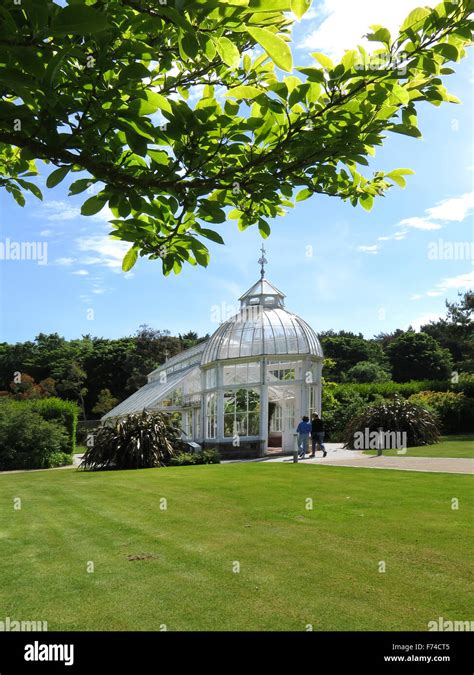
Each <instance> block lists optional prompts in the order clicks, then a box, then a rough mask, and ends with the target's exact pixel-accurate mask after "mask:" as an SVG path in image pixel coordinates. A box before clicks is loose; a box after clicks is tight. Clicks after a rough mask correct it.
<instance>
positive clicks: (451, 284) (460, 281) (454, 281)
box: [436, 271, 474, 291]
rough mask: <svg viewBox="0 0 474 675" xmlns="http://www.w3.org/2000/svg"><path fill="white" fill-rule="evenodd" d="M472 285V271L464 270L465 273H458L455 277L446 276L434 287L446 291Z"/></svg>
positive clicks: (473, 276)
mask: <svg viewBox="0 0 474 675" xmlns="http://www.w3.org/2000/svg"><path fill="white" fill-rule="evenodd" d="M473 286H474V271H472V272H466V274H458V276H457V277H447V278H446V279H443V280H442V281H440V282H439V284H436V288H437V289H439V290H440V291H448V290H450V289H452V288H455V289H457V290H461V289H466V290H468V289H469V288H472V287H473Z"/></svg>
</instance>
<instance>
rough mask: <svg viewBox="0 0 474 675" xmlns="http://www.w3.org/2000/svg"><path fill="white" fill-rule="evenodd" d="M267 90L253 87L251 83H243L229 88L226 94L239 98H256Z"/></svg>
mask: <svg viewBox="0 0 474 675" xmlns="http://www.w3.org/2000/svg"><path fill="white" fill-rule="evenodd" d="M264 93H265V92H264V91H262V89H259V88H258V87H253V86H252V85H251V84H243V85H241V86H240V87H234V88H233V89H229V91H228V92H226V96H229V97H232V98H237V99H244V98H246V99H253V98H256V97H257V96H260V94H264Z"/></svg>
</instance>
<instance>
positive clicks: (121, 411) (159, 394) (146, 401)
mask: <svg viewBox="0 0 474 675" xmlns="http://www.w3.org/2000/svg"><path fill="white" fill-rule="evenodd" d="M195 371H199V366H195V367H194V368H188V369H187V370H183V371H181V372H180V373H179V374H176V375H171V376H169V377H167V379H166V382H160V380H159V379H158V380H154V381H152V382H148V384H145V385H144V386H143V387H141V388H140V389H139V390H138V391H136V392H135V393H134V394H132V395H131V396H129V397H128V398H126V399H125V401H122V403H119V404H118V405H117V406H115V408H112V410H110V411H109V412H108V413H107V414H106V415H104V416H103V417H102V418H101V419H102V420H105V419H107V418H108V417H121V416H122V415H130V414H131V413H135V412H141V411H142V410H149V409H153V408H155V407H156V406H157V405H158V403H159V402H160V401H161V400H163V398H164V397H165V395H166V394H169V393H170V392H171V391H172V390H173V389H174V388H175V387H177V386H178V385H180V384H181V383H182V382H184V380H185V379H186V378H188V377H190V376H191V375H193V373H194V372H195Z"/></svg>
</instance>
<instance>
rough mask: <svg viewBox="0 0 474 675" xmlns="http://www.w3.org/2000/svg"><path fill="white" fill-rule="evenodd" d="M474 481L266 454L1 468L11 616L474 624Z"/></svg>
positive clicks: (0, 512)
mask: <svg viewBox="0 0 474 675" xmlns="http://www.w3.org/2000/svg"><path fill="white" fill-rule="evenodd" d="M472 488H473V481H472V477H471V476H468V475H451V474H438V473H432V474H429V473H415V472H405V471H403V472H402V471H378V470H372V469H364V470H362V471H361V470H357V469H349V468H342V467H329V466H326V467H324V468H322V467H318V466H310V465H304V464H293V463H259V462H257V463H247V464H230V465H222V466H220V465H214V466H198V467H173V468H167V469H148V470H140V471H123V472H106V473H84V472H81V471H76V470H74V469H65V470H62V471H47V472H38V473H21V474H12V475H0V539H1V544H0V617H7V616H8V617H10V618H11V619H16V620H46V621H48V623H49V630H80V629H82V630H126V629H127V630H158V629H159V627H160V624H166V626H167V628H168V630H218V629H222V630H238V629H240V630H252V629H254V630H299V631H303V630H305V629H306V626H307V624H312V625H313V628H314V630H377V629H382V630H405V629H406V630H427V622H428V621H430V620H433V619H437V618H438V617H439V616H442V617H444V618H445V619H469V618H472V616H471V615H472V611H471V610H472V598H469V597H468V596H469V590H468V584H467V583H466V578H468V575H469V565H470V563H469V560H472V556H473V550H472V545H471V544H470V543H469V542H470V539H471V538H472V528H471V525H472V516H473V513H472V511H473V509H472V507H473V501H474V491H473V489H472ZM15 497H20V498H21V500H22V508H21V510H14V509H13V499H14V498H15ZM162 497H165V498H166V499H167V501H168V509H167V510H166V511H163V510H160V498H162ZM453 497H456V498H457V499H459V509H458V510H452V509H451V500H452V498H453ZM307 498H312V499H313V500H314V509H313V510H312V511H311V510H306V508H305V504H306V502H305V500H306V499H307ZM471 543H472V542H471ZM129 556H132V557H133V556H146V557H147V559H143V560H137V559H135V560H129V559H128V557H129ZM88 561H92V562H93V563H94V566H95V571H94V573H92V574H88V573H87V571H86V566H87V563H88ZM234 561H238V562H239V563H240V573H234V572H233V569H232V566H233V562H234ZM380 561H385V564H386V572H385V573H380V572H379V571H378V570H379V562H380Z"/></svg>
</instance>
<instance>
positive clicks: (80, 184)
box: [69, 178, 94, 196]
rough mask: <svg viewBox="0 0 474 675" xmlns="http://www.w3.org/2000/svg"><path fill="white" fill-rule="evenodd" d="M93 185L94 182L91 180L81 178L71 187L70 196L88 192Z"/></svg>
mask: <svg viewBox="0 0 474 675" xmlns="http://www.w3.org/2000/svg"><path fill="white" fill-rule="evenodd" d="M93 184H94V181H92V180H91V179H90V178H79V180H75V181H74V183H72V184H71V185H70V186H69V196H71V195H78V194H79V193H80V192H84V190H87V188H88V187H90V186H91V185H93Z"/></svg>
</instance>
